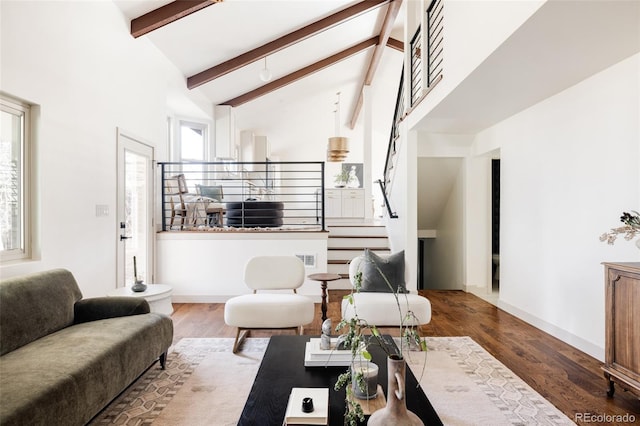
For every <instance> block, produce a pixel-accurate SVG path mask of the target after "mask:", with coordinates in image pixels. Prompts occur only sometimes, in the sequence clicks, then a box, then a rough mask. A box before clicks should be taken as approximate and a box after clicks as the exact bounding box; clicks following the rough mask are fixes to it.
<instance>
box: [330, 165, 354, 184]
mask: <svg viewBox="0 0 640 426" xmlns="http://www.w3.org/2000/svg"><path fill="white" fill-rule="evenodd" d="M334 178H335V180H334V182H335V183H336V186H337V187H340V188H341V187H344V186H346V185H348V184H349V183H350V182H351V181H352V180H353V178H352V177H351V175H350V174H349V171H348V170H345V169H343V170H341V171H340V173H337V174H336V175H334Z"/></svg>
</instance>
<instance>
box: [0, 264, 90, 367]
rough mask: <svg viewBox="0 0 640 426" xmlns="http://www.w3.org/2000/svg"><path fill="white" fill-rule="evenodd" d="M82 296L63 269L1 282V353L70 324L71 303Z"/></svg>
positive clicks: (68, 273) (72, 314)
mask: <svg viewBox="0 0 640 426" xmlns="http://www.w3.org/2000/svg"><path fill="white" fill-rule="evenodd" d="M81 298H82V293H81V292H80V289H79V288H78V284H77V283H76V280H75V278H74V277H73V275H72V274H71V272H69V271H67V270H65V269H54V270H51V271H47V272H38V273H36V274H31V275H24V276H21V277H16V278H8V279H6V280H2V282H0V324H2V333H0V355H4V354H6V353H8V352H11V351H13V350H15V349H17V348H19V347H21V346H24V345H26V344H28V343H30V342H32V341H34V340H37V339H38V338H40V337H43V336H46V335H48V334H50V333H53V332H55V331H57V330H60V329H63V328H65V327H67V326H69V325H71V324H73V318H74V313H73V306H74V304H75V303H76V302H77V301H78V300H80V299H81Z"/></svg>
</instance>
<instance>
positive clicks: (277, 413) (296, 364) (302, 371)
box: [238, 336, 442, 426]
mask: <svg viewBox="0 0 640 426" xmlns="http://www.w3.org/2000/svg"><path fill="white" fill-rule="evenodd" d="M310 337H313V336H273V337H271V340H270V341H269V345H268V346H267V350H266V352H265V354H264V358H263V359H262V363H261V364H260V368H259V369H258V374H257V375H256V379H255V381H254V382H253V387H252V388H251V392H250V393H249V397H248V398H247V402H246V403H245V406H244V409H243V410H242V414H241V415H240V420H238V425H243V426H246V425H259V426H265V425H273V426H282V423H283V420H284V413H285V410H286V408H287V401H288V399H289V393H290V392H291V388H293V387H305V388H313V387H318V388H320V387H322V388H329V424H330V425H336V426H343V424H344V410H345V402H344V398H345V391H344V389H341V390H340V391H339V392H337V391H335V390H334V389H333V385H334V384H335V383H336V380H337V378H338V375H340V374H341V373H342V372H344V371H345V370H346V368H347V367H305V366H304V349H305V344H306V342H308V341H309V338H310ZM387 338H389V337H387ZM370 351H371V354H372V356H373V362H375V363H376V364H377V365H378V367H379V371H378V382H379V384H380V385H381V386H382V388H383V390H384V392H385V395H386V393H387V361H386V356H385V353H384V352H383V351H382V349H380V348H379V347H378V346H376V345H372V346H371V348H370ZM427 368H428V365H427ZM406 374H407V375H406V397H407V408H408V409H409V410H411V411H413V412H414V413H416V414H417V415H418V417H420V418H421V419H422V421H423V422H424V423H425V424H427V425H430V426H431V425H442V421H440V418H439V417H438V414H436V412H435V410H434V409H433V407H432V406H431V403H430V402H429V400H428V399H427V397H426V395H425V394H424V392H423V391H422V388H417V387H416V386H417V385H418V382H417V380H416V378H415V376H414V375H413V373H412V372H411V370H410V369H409V368H408V367H407V373H406Z"/></svg>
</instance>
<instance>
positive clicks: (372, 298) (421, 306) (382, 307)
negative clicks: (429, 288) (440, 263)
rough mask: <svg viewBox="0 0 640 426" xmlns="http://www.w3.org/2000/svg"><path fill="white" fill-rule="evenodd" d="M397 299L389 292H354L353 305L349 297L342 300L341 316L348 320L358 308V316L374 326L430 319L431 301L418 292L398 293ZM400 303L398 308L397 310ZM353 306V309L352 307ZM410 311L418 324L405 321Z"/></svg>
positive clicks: (420, 322) (423, 322) (422, 322)
mask: <svg viewBox="0 0 640 426" xmlns="http://www.w3.org/2000/svg"><path fill="white" fill-rule="evenodd" d="M397 296H398V301H397V302H396V299H395V297H394V296H393V294H391V293H386V294H385V293H355V294H354V295H353V305H352V304H350V303H349V299H344V300H343V301H342V318H344V319H346V320H350V319H351V318H353V316H354V315H355V309H357V310H358V318H360V319H362V320H364V321H366V322H368V323H369V324H370V325H376V326H380V327H382V326H395V327H397V326H400V324H402V322H403V321H405V323H404V324H403V325H405V326H407V325H422V324H428V323H429V322H430V321H431V302H429V299H427V298H426V297H423V296H420V295H419V294H414V293H411V294H398V295H397ZM398 305H400V310H398ZM354 306H355V309H354ZM409 311H411V312H412V313H413V315H414V316H415V318H416V319H417V322H418V324H410V323H406V321H407V318H406V315H407V312H409Z"/></svg>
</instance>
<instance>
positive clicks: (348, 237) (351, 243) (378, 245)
mask: <svg viewBox="0 0 640 426" xmlns="http://www.w3.org/2000/svg"><path fill="white" fill-rule="evenodd" d="M327 229H328V230H329V240H328V248H327V263H328V265H327V269H328V272H329V273H332V274H340V275H342V277H343V278H342V279H341V280H337V281H333V282H331V283H330V284H329V286H330V288H331V289H332V290H349V289H351V284H350V282H349V262H350V261H351V259H353V258H354V257H356V256H358V255H360V254H362V253H363V252H364V249H365V248H368V249H370V250H372V251H374V252H375V253H378V254H389V253H390V252H391V249H390V247H389V239H388V238H387V229H386V228H385V227H384V225H379V224H377V223H374V222H371V223H362V222H361V223H335V224H331V223H328V224H327Z"/></svg>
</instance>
